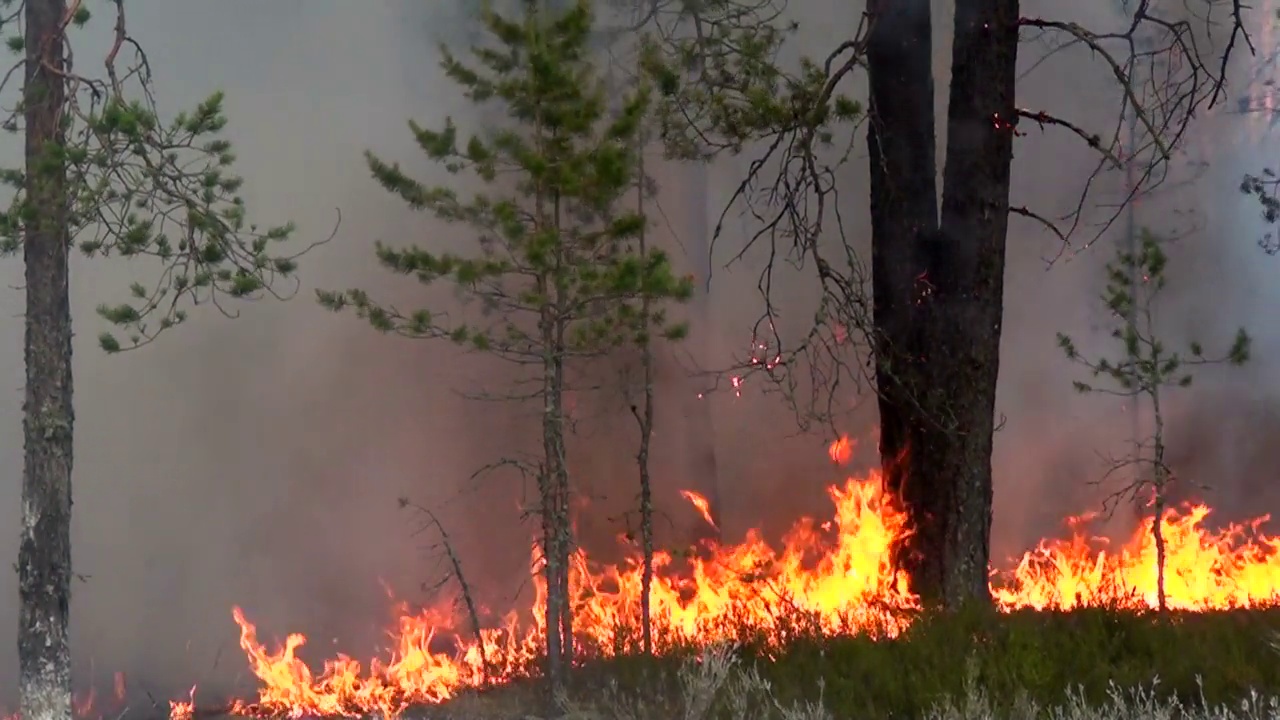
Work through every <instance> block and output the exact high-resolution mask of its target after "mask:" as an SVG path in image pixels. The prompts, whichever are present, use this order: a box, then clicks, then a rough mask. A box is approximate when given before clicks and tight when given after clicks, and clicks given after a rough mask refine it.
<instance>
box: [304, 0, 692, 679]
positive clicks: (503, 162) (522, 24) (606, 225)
mask: <svg viewBox="0 0 1280 720" xmlns="http://www.w3.org/2000/svg"><path fill="white" fill-rule="evenodd" d="M482 15H483V22H484V26H485V29H486V31H487V36H488V38H489V40H490V41H492V42H491V44H490V45H487V46H481V47H477V48H475V49H473V51H472V55H473V61H472V62H471V63H466V62H464V61H462V60H460V59H458V58H457V57H456V56H455V55H454V54H452V53H451V52H450V51H449V50H448V48H443V49H442V53H443V58H444V59H443V62H442V65H443V68H444V70H445V73H446V74H447V76H448V77H449V78H450V79H452V80H453V81H454V82H455V83H456V84H457V85H459V86H460V87H461V88H462V90H463V92H464V94H465V95H466V97H467V98H468V99H470V100H471V101H472V102H473V103H475V104H476V105H477V106H478V109H480V112H481V114H483V115H485V116H487V117H496V116H499V115H501V116H503V117H504V118H505V124H504V125H503V126H501V127H497V128H489V129H483V130H478V131H477V132H475V133H474V134H470V135H469V136H468V137H464V136H463V133H462V132H461V131H460V129H459V127H458V126H457V125H456V124H455V122H454V120H453V119H449V120H447V121H446V122H445V124H444V127H443V128H442V129H440V130H430V129H427V128H424V127H422V126H420V125H418V124H417V123H413V122H410V128H411V129H412V131H413V134H414V136H415V138H416V139H417V142H418V145H419V146H420V147H421V149H422V150H423V152H425V153H426V154H427V156H428V157H430V158H431V159H432V160H434V161H436V162H438V163H440V164H441V165H442V166H443V167H444V168H445V169H446V170H447V171H448V172H449V173H451V174H455V175H456V174H462V173H467V174H470V175H473V176H474V177H475V178H477V179H478V180H480V181H481V182H482V183H483V184H484V185H485V186H486V189H485V190H483V191H480V192H477V193H476V194H474V195H472V196H470V197H469V198H467V197H462V196H461V195H460V194H459V193H458V192H457V191H456V190H455V189H453V188H452V187H448V186H435V187H430V186H426V185H424V184H422V183H420V182H419V181H417V180H415V179H413V178H411V177H410V176H409V175H407V174H406V173H405V172H404V171H403V170H402V169H401V168H400V166H399V165H398V164H394V163H389V162H386V161H384V160H382V159H381V158H379V157H378V156H376V155H374V154H373V153H371V152H370V153H367V154H366V159H367V162H368V165H369V168H370V170H371V171H372V173H373V176H374V177H375V179H377V180H378V181H379V182H380V183H381V184H382V185H383V187H385V188H386V189H387V190H389V191H390V192H392V193H394V194H396V195H399V196H400V197H401V198H402V199H403V200H404V201H405V202H407V203H408V204H409V205H410V206H411V207H413V208H415V209H420V210H426V211H428V212H430V213H431V214H432V215H434V216H435V217H436V218H437V219H439V220H442V221H445V222H447V223H456V224H462V225H466V226H469V227H470V228H471V229H472V230H473V231H474V235H473V238H474V245H473V247H472V248H471V250H470V251H469V252H466V253H450V252H440V251H437V250H434V249H431V248H429V247H421V246H411V247H405V248H397V247H392V246H389V245H385V244H381V243H379V244H378V245H377V248H376V253H377V257H378V259H379V260H380V261H381V263H382V265H383V266H384V267H386V268H387V269H389V270H391V271H393V272H396V273H400V274H404V275H411V276H413V277H415V278H416V279H417V280H418V281H419V282H421V283H422V284H423V285H435V284H437V283H444V284H448V285H451V286H453V288H454V289H455V290H456V296H457V297H458V298H460V300H461V303H462V307H460V308H454V309H453V310H452V311H441V310H438V309H434V310H428V309H421V310H417V311H413V312H407V313H402V312H401V311H399V310H397V309H395V308H393V307H390V306H388V305H383V304H380V303H379V302H378V301H376V300H375V299H373V298H372V297H371V296H370V295H369V294H368V293H367V292H365V291H363V290H360V289H352V290H346V291H343V292H331V291H321V292H319V293H318V299H319V301H320V303H321V304H322V305H324V306H326V307H328V308H330V309H332V310H335V311H336V310H343V309H350V310H352V311H354V312H355V313H356V315H357V316H359V317H361V318H363V319H365V320H366V321H367V322H369V323H370V324H371V325H372V326H373V327H374V328H375V329H377V330H380V331H383V332H390V333H396V334H400V335H403V336H407V337H411V338H424V339H445V340H449V341H452V342H453V343H456V344H457V345H459V346H461V347H463V348H466V349H468V350H470V351H474V352H482V353H485V354H488V355H491V356H493V357H496V358H498V359H500V360H503V361H506V362H507V363H510V364H511V365H513V366H515V367H516V368H519V369H523V370H524V371H527V373H528V376H527V377H525V378H523V379H522V380H519V381H518V382H522V385H521V390H520V392H519V394H518V396H517V395H515V394H513V395H512V396H510V399H511V400H512V401H513V402H519V401H527V400H530V399H533V400H534V401H536V402H538V403H539V404H540V406H541V408H542V413H541V431H542V433H541V434H542V443H541V449H540V451H539V452H538V453H537V458H538V459H537V461H536V463H534V465H535V467H534V468H533V473H534V475H535V476H536V477H537V479H538V490H539V497H540V503H541V504H540V515H541V520H542V540H541V543H542V551H543V552H542V558H543V563H542V572H543V573H544V575H545V578H546V584H547V600H546V605H547V607H546V617H545V628H546V641H547V675H548V679H549V680H550V683H549V687H550V690H551V694H552V696H553V697H558V696H560V693H561V691H562V690H563V687H564V680H565V676H564V673H565V671H566V670H567V668H568V667H569V664H570V663H571V661H572V643H573V635H572V625H571V607H570V597H569V579H568V578H569V559H570V553H571V551H572V541H573V538H572V525H571V522H570V516H569V502H570V484H569V467H568V461H567V458H566V454H567V450H566V442H565V433H566V429H567V425H568V423H567V420H566V415H565V398H566V393H567V392H568V391H569V390H570V381H569V377H570V371H571V370H572V369H573V368H574V367H575V366H578V365H579V364H580V363H586V362H590V361H591V360H592V359H595V358H601V357H603V356H605V355H606V354H608V352H609V351H610V350H612V349H615V348H619V347H622V346H634V345H633V343H635V341H636V339H637V338H638V337H645V336H647V334H648V333H651V332H652V333H655V334H659V335H662V336H665V337H670V338H678V337H681V336H682V335H683V334H684V333H685V327H684V326H683V325H682V324H680V323H674V322H671V321H670V320H669V319H668V318H667V315H666V312H665V308H664V307H663V305H664V304H665V302H666V301H683V300H686V299H688V298H689V297H690V295H691V294H692V291H693V288H692V281H691V280H690V279H688V278H681V277H678V276H677V275H675V274H674V272H673V270H672V267H671V263H670V260H669V258H668V257H667V256H666V254H664V253H662V252H660V251H658V250H649V251H648V252H640V251H639V250H638V248H637V245H638V242H639V237H640V234H641V233H642V231H643V230H644V226H645V218H644V216H643V215H642V214H641V213H639V212H636V211H634V210H630V209H626V208H625V207H624V204H625V201H626V199H627V196H628V195H629V193H630V192H631V191H632V189H633V188H634V186H635V182H636V172H637V165H638V163H637V156H636V153H637V151H638V147H639V143H638V139H639V137H640V133H641V130H642V126H643V123H644V119H645V117H646V116H647V114H648V112H649V99H650V98H649V95H650V94H649V91H648V89H647V85H644V84H642V85H640V86H638V87H636V88H634V89H632V90H630V91H628V92H626V93H624V94H622V97H621V98H620V102H618V99H617V98H616V97H615V98H614V99H615V102H617V107H618V108H619V109H618V110H616V111H614V110H612V109H611V106H612V105H613V104H614V103H611V102H610V99H611V95H610V93H609V92H608V89H607V88H606V87H605V84H604V82H603V79H602V77H601V73H600V72H599V69H598V63H597V62H596V58H595V57H594V56H593V52H592V44H591V34H592V28H593V25H594V17H593V14H592V11H591V4H590V3H589V2H586V1H585V0H583V1H580V2H577V3H576V4H574V5H573V6H572V7H570V8H569V9H567V10H564V11H563V12H558V11H554V10H551V9H548V8H546V7H544V6H542V5H541V4H539V3H526V4H524V9H523V11H522V12H521V13H520V14H519V15H517V16H514V17H507V16H504V15H502V14H500V13H497V12H495V11H493V10H491V9H486V10H484V11H483V12H482ZM530 387H533V388H535V389H534V390H532V391H530V390H529V388H530Z"/></svg>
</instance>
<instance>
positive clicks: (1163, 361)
mask: <svg viewBox="0 0 1280 720" xmlns="http://www.w3.org/2000/svg"><path fill="white" fill-rule="evenodd" d="M1167 264H1168V256H1167V255H1166V254H1165V251H1164V248H1163V247H1162V246H1161V241H1160V239H1159V238H1157V237H1156V236H1155V235H1153V234H1152V233H1150V232H1148V231H1144V232H1143V233H1142V237H1141V242H1140V243H1139V247H1138V249H1137V250H1136V251H1127V250H1120V251H1118V252H1117V254H1116V259H1115V260H1114V261H1112V262H1110V263H1108V264H1107V285H1106V290H1105V292H1104V293H1103V295H1102V300H1103V302H1104V304H1105V306H1106V308H1107V310H1108V311H1109V312H1110V313H1111V315H1112V317H1113V318H1115V319H1116V320H1117V321H1118V322H1117V324H1116V327H1114V328H1113V329H1112V330H1111V337H1112V338H1113V339H1114V340H1115V341H1116V344H1117V345H1118V346H1119V347H1118V353H1117V354H1116V355H1115V356H1114V357H1111V358H1107V357H1101V358H1089V357H1086V356H1085V355H1083V354H1081V353H1080V351H1079V350H1078V349H1077V347H1076V344H1075V342H1074V341H1073V340H1072V339H1071V338H1070V337H1068V336H1067V335H1064V334H1062V333H1059V334H1058V346H1059V347H1060V348H1062V350H1063V352H1064V353H1066V356H1067V358H1068V359H1070V360H1071V361H1072V362H1075V363H1078V364H1080V365H1082V366H1084V367H1085V368H1086V369H1087V370H1088V371H1089V372H1090V374H1091V377H1092V380H1091V381H1090V382H1085V381H1080V380H1077V381H1075V382H1074V383H1073V385H1074V386H1075V388H1076V390H1078V391H1079V392H1082V393H1103V394H1107V395H1114V396H1118V397H1122V398H1126V399H1128V400H1129V401H1130V402H1131V404H1132V406H1133V407H1132V408H1131V411H1132V412H1138V411H1139V410H1141V409H1144V408H1147V409H1149V410H1150V412H1151V416H1152V418H1153V423H1154V427H1153V428H1152V433H1151V435H1150V436H1149V437H1147V438H1144V439H1141V440H1140V441H1138V442H1137V443H1136V445H1135V448H1134V450H1133V452H1132V454H1131V455H1130V456H1128V457H1124V458H1121V459H1120V460H1118V461H1117V462H1116V463H1115V464H1114V466H1113V467H1112V468H1111V469H1110V470H1109V472H1108V474H1111V473H1114V472H1118V471H1121V470H1128V471H1129V472H1131V473H1132V477H1131V479H1130V481H1129V482H1128V483H1127V484H1126V485H1125V486H1124V487H1123V488H1121V489H1120V490H1118V491H1117V492H1116V493H1115V494H1114V495H1112V497H1111V500H1112V501H1115V500H1119V499H1121V498H1124V497H1143V496H1146V495H1148V494H1149V495H1150V497H1151V506H1152V508H1153V509H1154V516H1153V517H1152V520H1151V533H1152V538H1153V540H1154V542H1155V549H1156V596H1157V597H1156V600H1157V606H1158V608H1159V609H1160V610H1161V611H1164V610H1166V609H1167V608H1168V598H1167V596H1166V591H1165V559H1166V547H1165V537H1164V532H1163V527H1162V525H1163V522H1164V516H1165V511H1166V510H1167V508H1168V502H1169V491H1170V488H1171V487H1172V485H1173V483H1174V481H1175V479H1176V477H1175V474H1174V473H1173V471H1172V470H1171V469H1170V467H1169V466H1168V464H1167V463H1166V462H1165V456H1166V449H1167V448H1166V445H1165V438H1166V434H1165V425H1166V417H1165V407H1164V406H1163V404H1162V403H1163V402H1164V401H1165V400H1166V395H1165V393H1166V392H1167V391H1169V390H1171V389H1176V388H1186V387H1189V386H1190V385H1191V383H1192V379H1193V372H1194V371H1195V369H1196V368H1199V367H1202V366H1205V365H1220V364H1230V365H1242V364H1244V363H1245V362H1246V361H1248V359H1249V353H1250V346H1251V342H1250V338H1249V335H1248V333H1246V332H1245V330H1244V329H1243V328H1241V329H1239V330H1238V331H1237V332H1236V335H1235V338H1234V340H1233V341H1232V343H1231V346H1230V347H1229V348H1228V349H1227V351H1226V352H1225V353H1223V354H1221V355H1215V356H1210V355H1207V354H1206V353H1205V350H1204V348H1203V347H1202V346H1201V344H1200V343H1198V342H1191V343H1189V344H1188V345H1187V348H1186V350H1185V351H1178V350H1173V349H1170V348H1169V347H1167V346H1166V345H1165V343H1164V342H1163V341H1162V340H1161V339H1160V337H1159V336H1158V331H1157V323H1156V306H1157V299H1158V297H1159V295H1160V293H1161V292H1162V291H1163V290H1164V289H1165V286H1166V284H1167V282H1168V280H1167V277H1166V275H1165V269H1166V266H1167Z"/></svg>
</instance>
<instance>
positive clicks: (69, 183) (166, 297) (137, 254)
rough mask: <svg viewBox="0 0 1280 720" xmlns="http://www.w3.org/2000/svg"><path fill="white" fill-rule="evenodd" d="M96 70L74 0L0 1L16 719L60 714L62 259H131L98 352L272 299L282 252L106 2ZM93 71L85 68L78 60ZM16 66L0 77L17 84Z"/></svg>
mask: <svg viewBox="0 0 1280 720" xmlns="http://www.w3.org/2000/svg"><path fill="white" fill-rule="evenodd" d="M112 5H113V6H114V10H115V18H114V22H111V23H108V24H106V25H104V26H103V27H104V28H112V32H114V42H112V43H111V45H110V47H111V49H110V51H109V54H108V55H107V57H106V62H105V75H106V76H105V77H102V78H95V77H90V76H86V75H83V74H81V73H80V71H79V70H77V69H76V68H75V67H73V65H72V63H71V61H70V57H71V47H70V39H69V33H68V31H69V28H82V27H84V26H85V25H86V24H87V23H88V22H89V20H90V13H89V10H88V9H87V8H86V7H85V6H84V5H83V4H82V3H81V2H79V1H76V2H73V3H70V4H68V3H67V2H66V0H25V1H24V2H20V3H15V2H9V1H8V0H6V1H5V2H0V10H2V11H3V12H2V14H0V28H7V26H8V25H10V24H13V25H17V26H19V27H20V28H21V31H20V32H19V33H17V34H13V35H10V36H8V38H7V41H6V44H7V45H8V46H9V48H10V50H11V51H13V52H14V54H16V55H19V56H21V60H20V63H21V65H22V66H23V69H24V72H23V74H22V75H21V77H22V78H23V89H22V96H21V97H22V100H21V104H20V106H19V107H18V108H16V109H14V110H13V111H12V113H11V114H10V115H9V116H8V117H7V119H6V121H5V123H4V128H5V129H6V130H9V131H11V132H14V133H21V134H22V135H23V139H24V140H25V149H26V152H25V158H24V159H25V165H24V167H23V168H22V169H4V170H0V183H3V184H4V185H5V186H7V187H8V188H9V189H10V190H11V191H12V199H11V202H10V206H9V209H8V210H7V211H6V212H4V213H0V253H4V254H8V253H16V252H17V251H18V250H21V251H22V255H23V260H24V264H25V292H26V336H25V362H26V394H25V397H24V401H23V410H24V420H23V436H24V452H25V458H24V467H23V476H22V508H23V511H22V535H21V543H20V546H19V550H18V578H19V580H18V585H19V601H20V604H21V608H20V619H19V630H18V658H19V678H18V686H19V694H20V706H21V714H22V717H24V718H25V719H26V720H71V717H72V707H71V650H70V644H69V636H70V632H69V628H68V623H69V607H70V602H71V597H70V596H71V578H72V576H73V575H72V568H71V503H72V486H71V479H72V464H73V463H72V460H73V428H74V422H75V413H74V408H73V405H72V388H73V383H72V365H71V338H72V328H71V302H70V284H71V277H70V267H69V266H70V254H71V252H72V251H73V249H75V250H78V251H80V252H82V253H83V254H85V255H88V256H109V255H115V256H119V257H124V258H147V259H148V260H150V261H151V263H152V265H153V267H154V268H155V270H156V271H157V274H156V278H157V279H156V281H155V282H154V283H152V284H151V285H143V284H141V283H138V284H134V285H133V286H132V287H130V288H128V291H129V293H130V295H132V297H133V300H132V301H131V302H126V303H123V304H110V303H107V304H103V305H102V306H100V307H99V308H98V314H99V315H100V316H101V317H102V318H103V319H105V320H106V321H107V322H109V323H111V324H113V325H115V326H118V327H120V328H123V329H124V332H125V336H124V338H123V339H120V338H117V337H116V336H115V335H113V334H111V333H109V332H108V333H103V334H101V335H100V336H99V344H100V345H101V347H102V348H103V349H104V350H106V351H108V352H119V351H121V350H126V349H132V348H136V347H139V346H141V345H145V344H147V343H149V342H150V341H151V340H153V339H155V337H156V336H157V335H158V334H159V333H160V332H163V331H165V330H167V329H169V328H172V327H174V326H175V325H178V324H180V323H181V322H183V320H185V319H186V312H187V310H186V308H187V307H188V306H190V305H193V304H199V303H210V304H214V305H216V306H217V307H218V308H219V309H220V310H222V311H223V312H227V313H229V312H231V310H230V309H229V308H227V307H226V306H225V305H224V304H223V303H224V302H225V301H226V300H227V299H229V298H252V297H254V296H256V295H258V294H260V293H272V292H275V293H279V290H278V286H276V281H277V280H279V279H281V278H286V277H288V276H290V275H291V274H292V272H293V271H294V269H295V262H294V260H295V257H296V255H294V256H280V255H275V254H274V253H273V250H274V247H273V246H274V244H275V243H276V241H281V240H285V239H287V238H288V237H289V235H290V234H291V230H292V228H291V226H288V225H286V226H281V227H277V228H271V229H267V230H263V231H259V230H258V229H257V228H255V227H252V226H249V225H247V224H246V210H245V206H244V203H243V201H242V200H241V199H240V198H239V197H238V196H237V195H236V191H237V189H238V188H239V186H240V182H241V181H240V179H239V178H238V177H236V176H234V175H233V174H231V172H230V166H231V164H232V162H233V160H234V155H233V153H232V152H231V146H230V144H229V143H228V142H227V141H226V140H225V139H223V138H221V137H219V136H218V133H219V131H220V130H221V129H222V127H223V126H224V125H225V124H226V118H225V117H224V116H223V114H222V97H221V95H214V96H212V97H210V98H209V99H208V100H206V101H205V102H204V103H202V104H201V105H200V106H199V107H198V108H196V109H195V110H194V111H193V112H190V113H185V114H181V115H179V116H178V117H176V118H175V119H174V120H173V121H172V122H165V121H163V120H162V119H161V115H160V114H159V113H158V111H157V109H156V106H155V104H154V103H155V96H154V94H153V92H152V90H153V88H152V87H151V74H150V66H149V65H148V63H147V60H146V56H145V55H144V54H143V53H142V50H141V45H139V44H138V43H137V42H136V41H135V40H134V39H133V38H132V37H131V36H130V35H129V31H128V25H127V23H126V22H125V14H124V3H123V0H113V2H112ZM87 65H93V63H87ZM17 76H18V75H17V74H16V73H10V74H9V75H6V76H5V77H6V80H7V78H9V77H17Z"/></svg>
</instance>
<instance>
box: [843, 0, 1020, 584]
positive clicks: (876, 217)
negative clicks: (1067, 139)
mask: <svg viewBox="0 0 1280 720" xmlns="http://www.w3.org/2000/svg"><path fill="white" fill-rule="evenodd" d="M929 5H930V3H929V0H878V1H877V2H876V3H875V5H874V7H873V12H875V13H876V21H875V25H874V26H873V27H874V30H873V31H872V36H871V41H870V44H869V46H868V65H869V76H870V80H871V132H870V134H869V144H870V150H871V214H872V244H873V247H872V272H873V293H874V304H873V307H874V316H875V317H874V324H875V326H876V338H875V343H876V355H877V357H876V372H877V383H878V385H879V392H880V400H879V403H880V422H881V440H880V442H881V457H882V462H883V464H884V470H885V484H886V489H887V490H888V491H889V492H891V493H892V494H894V495H895V496H896V497H897V498H898V501H899V502H900V503H901V505H902V507H903V509H904V510H905V511H906V512H907V513H908V515H909V517H910V520H911V524H912V527H913V529H914V531H915V532H914V534H913V535H912V536H910V537H909V538H908V539H907V540H906V541H905V542H904V543H903V544H902V546H901V547H899V548H897V561H898V564H899V567H900V568H902V569H904V570H906V571H907V573H908V574H909V576H910V578H911V582H912V587H913V590H914V591H915V592H917V593H919V594H920V595H921V597H922V598H923V599H924V600H925V602H926V603H929V604H939V605H942V606H945V607H956V606H959V605H962V604H964V603H966V602H968V601H971V600H978V601H982V602H989V600H990V590H989V587H988V578H987V572H988V560H989V555H990V535H991V499H992V488H991V449H992V442H993V435H994V431H995V392H996V378H997V376H998V374H999V361H1000V358H999V351H1000V328H1001V320H1002V315H1003V300H1004V298H1003V295H1004V260H1005V235H1006V231H1007V227H1008V204H1009V169H1010V164H1011V162H1012V157H1013V155H1012V148H1013V124H1012V123H1013V121H1014V119H1015V115H1014V112H1015V110H1014V80H1015V70H1016V62H1017V42H1018V2H1017V0H957V3H956V18H955V39H954V47H953V52H952V63H951V64H952V80H951V87H950V98H949V101H948V113H947V154H946V168H945V172H944V178H943V179H944V186H943V187H944V193H943V200H942V213H941V223H940V224H939V222H938V219H937V187H936V179H935V178H936V174H937V164H936V158H935V151H934V145H935V133H934V119H933V118H934V105H933V77H932V70H931V67H932V60H933V57H932V56H933V49H932V44H931V17H930V8H929Z"/></svg>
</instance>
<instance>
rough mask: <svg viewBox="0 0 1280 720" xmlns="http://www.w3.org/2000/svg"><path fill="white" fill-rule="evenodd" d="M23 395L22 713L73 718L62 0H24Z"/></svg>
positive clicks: (46, 719)
mask: <svg viewBox="0 0 1280 720" xmlns="http://www.w3.org/2000/svg"><path fill="white" fill-rule="evenodd" d="M25 12H26V75H25V84H24V94H23V97H24V100H23V102H24V120H25V123H26V182H25V192H26V195H27V201H28V203H29V204H30V207H29V211H28V212H27V214H26V215H25V217H24V218H23V220H24V222H25V224H26V226H25V232H24V235H23V245H22V247H23V259H24V261H25V264H26V294H27V297H26V302H27V309H26V338H25V360H26V366H27V377H26V380H27V383H26V395H25V398H24V401H23V412H24V419H23V441H24V449H25V457H24V467H23V473H22V538H21V544H20V546H19V548H18V594H19V599H20V603H21V609H20V616H19V625H18V665H19V678H18V688H19V697H20V702H21V712H22V716H23V718H25V719H26V720H70V719H71V653H70V647H69V644H68V622H69V620H70V617H69V616H70V612H69V607H70V598H71V463H72V445H71V440H72V426H73V422H74V414H73V411H72V407H71V393H72V384H71V304H70V299H69V295H68V282H69V275H70V272H69V267H68V262H67V260H68V258H67V252H68V246H69V244H70V238H69V234H68V229H67V207H68V203H67V184H66V167H65V164H64V163H63V162H62V160H61V154H60V146H61V145H62V143H63V141H64V137H65V133H64V132H63V130H62V128H61V119H62V113H63V110H64V105H65V102H66V97H65V92H66V89H65V84H64V80H63V77H64V76H63V72H64V64H63V42H62V27H63V21H62V18H63V15H64V14H65V13H66V4H65V2H63V0H27V3H26V10H25Z"/></svg>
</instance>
